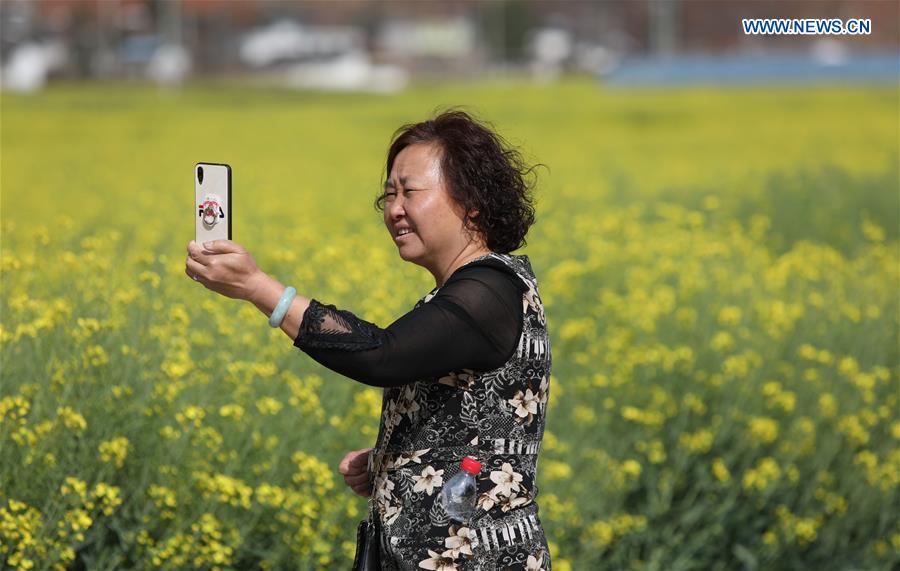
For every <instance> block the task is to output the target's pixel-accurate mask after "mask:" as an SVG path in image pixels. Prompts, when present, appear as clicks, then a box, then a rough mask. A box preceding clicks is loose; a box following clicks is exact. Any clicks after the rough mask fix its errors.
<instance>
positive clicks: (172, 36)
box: [0, 0, 900, 92]
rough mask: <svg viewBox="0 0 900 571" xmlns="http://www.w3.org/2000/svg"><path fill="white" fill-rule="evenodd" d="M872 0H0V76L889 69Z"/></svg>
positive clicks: (878, 76)
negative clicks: (824, 30) (864, 25)
mask: <svg viewBox="0 0 900 571" xmlns="http://www.w3.org/2000/svg"><path fill="white" fill-rule="evenodd" d="M763 17H764V18H844V19H846V18H868V19H871V20H872V21H873V22H874V25H873V27H872V33H871V34H868V35H854V36H814V35H813V36H799V35H795V36H787V35H785V36H752V35H745V34H744V33H743V30H742V28H741V19H742V18H763ZM898 28H900V16H898V4H897V3H896V2H891V1H880V0H819V1H816V2H783V1H779V0H735V1H730V2H716V1H707V0H665V1H652V0H609V1H600V0H584V1H582V0H561V1H560V0H486V1H475V0H442V1H440V2H438V1H428V0H424V1H423V0H340V1H322V0H319V1H306V0H4V2H3V3H2V4H0V30H2V41H0V48H2V49H0V55H2V69H3V74H2V78H3V86H4V88H5V89H10V90H18V91H31V90H36V89H40V88H41V87H42V86H43V85H45V84H46V82H48V81H54V80H57V79H129V80H140V79H147V80H152V81H155V82H158V83H160V84H165V85H177V84H179V83H181V82H183V81H186V80H188V79H189V78H190V77H192V76H209V75H233V76H239V77H241V78H244V79H246V80H249V81H259V82H268V83H275V84H283V85H286V86H292V87H295V88H300V89H307V88H312V89H314V88H322V89H344V90H361V91H375V92H394V91H397V90H400V89H403V88H404V86H405V85H406V84H407V82H408V81H409V80H410V79H412V78H416V79H419V78H422V79H428V78H432V79H433V78H447V77H449V76H461V77H485V76H497V75H505V74H517V75H528V76H530V77H532V78H534V79H535V80H537V81H552V80H554V79H557V78H560V77H561V76H562V75H563V74H567V73H582V74H589V75H591V76H596V77H598V78H603V79H604V80H606V81H607V82H609V83H625V84H629V83H691V82H697V81H706V82H751V81H759V80H789V81H798V80H800V81H803V80H815V79H835V78H842V77H844V78H853V79H867V80H876V81H877V80H881V81H893V80H894V79H895V78H896V74H897V65H898V59H897V51H898V33H900V29H898Z"/></svg>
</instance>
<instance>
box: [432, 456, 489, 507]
mask: <svg viewBox="0 0 900 571" xmlns="http://www.w3.org/2000/svg"><path fill="white" fill-rule="evenodd" d="M460 468H462V470H460V471H459V473H458V474H456V475H455V476H453V477H452V478H450V480H449V481H448V482H447V483H446V484H444V486H443V488H441V502H442V503H443V504H444V510H446V512H447V515H449V516H450V518H451V519H455V520H456V521H458V522H461V523H465V522H467V521H469V518H471V517H472V514H474V513H475V503H476V496H477V495H478V487H477V486H476V485H475V476H476V475H478V472H480V471H481V462H479V461H478V460H476V459H474V458H471V457H469V456H466V457H465V458H463V459H462V462H461V463H460Z"/></svg>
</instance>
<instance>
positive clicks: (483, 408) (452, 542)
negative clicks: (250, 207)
mask: <svg viewBox="0 0 900 571" xmlns="http://www.w3.org/2000/svg"><path fill="white" fill-rule="evenodd" d="M473 266H486V267H492V268H495V269H499V270H502V272H503V274H505V275H506V276H514V277H515V279H514V280H513V281H514V282H515V285H516V286H518V290H517V291H518V296H519V302H518V304H517V306H516V310H517V311H518V312H520V313H519V315H516V316H515V317H516V319H515V320H514V321H507V323H513V324H515V329H514V331H516V335H514V336H512V337H510V339H509V340H510V341H513V340H514V341H513V342H512V343H509V350H506V349H503V348H502V347H501V346H502V345H503V343H502V338H501V337H502V336H494V337H495V338H493V339H489V338H488V337H489V336H485V335H480V336H479V335H475V334H474V333H473V334H470V335H468V336H466V337H473V338H474V339H461V338H460V336H459V335H457V336H456V337H451V338H447V339H444V343H445V344H448V345H452V344H459V343H462V344H467V343H474V344H475V346H479V345H480V346H482V347H483V346H485V345H492V344H493V345H495V350H494V354H493V356H492V359H493V360H492V361H491V362H492V363H493V364H494V366H493V367H491V368H479V367H478V366H477V361H478V360H477V359H475V360H474V361H468V362H472V363H473V366H472V367H470V368H451V369H447V368H444V369H442V370H441V369H440V367H441V366H444V363H440V360H441V356H440V355H438V354H436V353H435V354H429V355H428V357H429V359H428V360H435V361H438V362H439V363H437V364H436V365H435V366H436V367H438V368H437V369H435V370H434V372H431V374H426V375H421V376H420V377H418V378H416V379H403V382H397V381H395V382H394V383H390V382H388V379H386V378H379V375H378V374H377V371H376V372H373V367H374V365H372V364H371V363H368V364H365V365H360V364H358V363H357V364H356V365H352V364H351V365H347V357H348V354H349V353H348V352H352V353H353V354H354V355H355V356H356V357H357V358H360V357H362V356H363V355H365V354H366V353H367V352H369V351H371V350H372V349H377V348H379V347H381V346H383V345H384V344H385V342H386V338H385V330H382V329H380V328H377V326H374V325H372V324H369V323H367V322H364V321H362V320H359V319H358V318H356V317H355V316H353V314H351V313H349V312H346V311H342V310H337V309H336V308H334V307H333V306H323V305H321V304H319V303H318V302H315V301H314V302H313V303H315V307H314V306H313V303H311V304H310V309H308V310H307V313H306V314H304V319H303V325H302V326H301V332H300V334H299V335H298V337H297V340H295V343H294V344H295V345H296V346H297V347H299V348H301V349H303V350H304V351H306V352H307V353H308V354H310V356H312V357H313V358H315V359H316V360H317V361H319V362H320V363H323V364H325V365H326V366H328V367H330V368H332V369H334V370H338V372H342V373H343V374H348V370H349V372H350V373H356V374H357V375H358V376H359V377H365V379H364V380H363V379H361V378H358V376H354V375H353V374H349V375H348V376H351V378H357V380H362V382H368V384H377V385H379V386H384V387H385V388H384V396H383V401H382V412H381V423H380V428H379V434H378V438H377V441H376V444H375V450H374V451H373V453H372V455H371V456H370V459H369V472H370V481H371V484H372V490H373V499H374V505H375V507H376V513H377V516H378V517H379V519H380V522H381V524H382V530H383V534H382V535H383V537H382V541H383V550H382V558H383V566H384V569H423V568H424V569H442V570H445V571H446V570H451V569H452V570H462V569H481V570H489V569H507V568H509V569H531V570H538V569H542V570H544V571H549V570H550V556H549V553H548V552H547V541H546V538H545V537H544V533H543V530H542V528H541V525H540V521H539V519H538V517H537V511H538V508H537V504H536V498H537V495H538V488H537V484H536V475H537V459H538V452H539V451H540V447H541V439H542V437H543V433H544V423H545V415H546V410H547V401H548V396H549V388H550V386H549V385H550V366H551V358H550V343H549V337H548V334H547V324H546V319H545V316H544V309H543V305H542V303H541V299H540V296H539V295H538V290H537V280H536V278H535V276H534V272H533V270H532V268H531V265H530V263H529V260H528V257H527V256H515V255H509V254H498V253H490V254H487V255H485V256H482V257H480V258H476V259H475V260H472V261H470V262H469V263H467V264H465V265H464V266H463V267H461V268H459V269H457V271H456V272H454V276H456V275H457V274H459V273H460V270H463V269H464V268H470V267H473ZM493 273H494V274H500V272H493ZM451 281H453V279H452V278H451V280H448V281H447V282H446V283H445V284H444V286H443V287H437V288H435V289H434V290H432V291H431V292H429V293H428V295H426V296H425V297H423V298H422V299H420V300H419V301H418V303H417V304H416V306H415V308H414V309H413V311H412V312H410V314H408V315H411V314H412V313H414V312H416V311H417V310H422V309H424V308H425V307H426V304H428V303H429V302H431V301H432V300H433V299H434V300H436V301H439V302H441V300H442V299H443V296H442V290H443V289H444V288H448V289H449V288H450V287H451ZM453 287H457V286H453ZM485 287H486V286H485ZM489 293H490V292H488V291H482V292H481V295H480V296H478V297H477V299H480V300H482V301H483V303H484V304H485V305H484V309H485V310H489V311H490V310H491V308H493V311H494V312H495V314H496V315H497V316H499V317H501V318H502V315H503V312H502V310H500V309H497V308H498V307H499V306H498V303H500V302H499V301H497V300H499V299H500V297H502V296H500V297H498V296H492V295H489ZM512 293H513V294H515V293H516V292H515V291H513V292H512ZM507 299H508V297H507ZM436 305H437V304H436ZM500 305H502V304H500ZM469 309H471V308H469ZM498 311H499V313H497V312H498ZM401 319H402V318H401ZM398 322H399V320H398ZM477 325H478V324H477V323H475V326H476V328H477ZM391 327H394V326H393V325H392V326H391ZM389 329H390V328H389ZM394 341H395V342H396V339H395V340H394ZM341 344H342V345H341ZM497 349H501V350H502V357H501V358H502V359H505V360H502V361H498V360H497ZM483 352H484V350H482V353H483ZM339 353H343V357H344V359H343V361H342V360H341V359H340V356H341V355H340V354H339ZM363 360H365V358H363ZM420 361H421V359H420ZM497 363H501V364H499V366H496V365H497ZM341 368H343V370H340V369H341ZM421 371H422V370H421V369H420V371H419V372H421ZM437 371H440V372H437ZM397 375H398V373H396V371H395V376H397ZM400 376H402V375H400ZM376 381H377V382H376ZM464 456H472V457H474V458H476V459H477V460H479V461H480V462H481V464H482V469H481V472H480V474H479V475H478V476H477V477H476V482H477V486H478V501H477V509H476V512H475V514H474V515H473V517H472V519H471V520H470V521H467V522H455V521H451V520H450V519H449V517H448V516H447V514H446V513H445V511H444V509H443V506H442V505H441V502H440V500H439V498H440V494H439V492H440V488H441V486H442V485H443V483H444V482H446V481H448V480H449V479H450V478H452V477H453V476H454V475H455V474H456V473H457V472H458V471H459V470H460V461H461V460H462V458H463V457H464Z"/></svg>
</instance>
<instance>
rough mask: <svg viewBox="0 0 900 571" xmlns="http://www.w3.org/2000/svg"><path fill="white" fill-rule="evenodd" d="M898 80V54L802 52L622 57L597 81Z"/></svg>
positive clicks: (635, 83) (614, 83)
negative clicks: (835, 58) (828, 58)
mask: <svg viewBox="0 0 900 571" xmlns="http://www.w3.org/2000/svg"><path fill="white" fill-rule="evenodd" d="M836 80H846V81H852V82H875V83H881V82H895V83H896V82H897V81H900V53H879V54H852V55H851V54H848V55H847V56H846V57H845V58H842V59H841V61H840V62H837V63H825V62H823V61H821V60H820V59H816V58H814V57H812V56H810V55H809V54H808V53H802V54H801V53H785V54H778V55H775V54H768V55H684V56H668V57H649V58H648V57H644V58H626V59H624V60H622V61H621V62H620V64H619V65H618V66H617V67H616V68H615V69H614V70H613V71H612V72H610V73H609V74H607V75H605V76H604V77H603V82H604V84H606V85H611V86H629V87H631V86H639V85H646V86H653V85H695V84H750V83H811V82H834V81H836Z"/></svg>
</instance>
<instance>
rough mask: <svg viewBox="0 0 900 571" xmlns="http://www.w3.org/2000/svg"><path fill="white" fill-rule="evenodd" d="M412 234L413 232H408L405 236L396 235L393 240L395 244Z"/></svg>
mask: <svg viewBox="0 0 900 571" xmlns="http://www.w3.org/2000/svg"><path fill="white" fill-rule="evenodd" d="M412 234H414V232H413V231H412V230H410V231H409V232H407V233H405V234H398V235H396V236H394V240H395V241H397V242H399V241H400V240H402V239H404V238H406V237H407V236H410V235H412Z"/></svg>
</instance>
